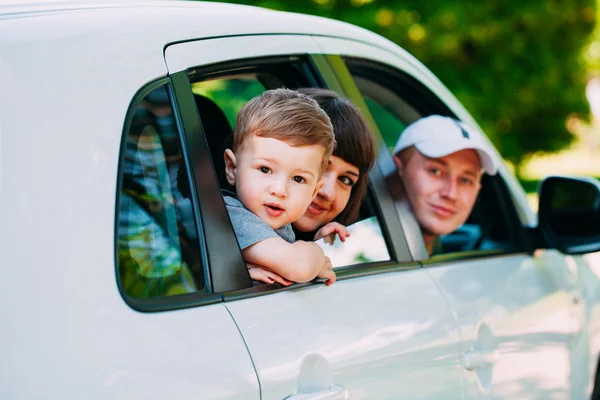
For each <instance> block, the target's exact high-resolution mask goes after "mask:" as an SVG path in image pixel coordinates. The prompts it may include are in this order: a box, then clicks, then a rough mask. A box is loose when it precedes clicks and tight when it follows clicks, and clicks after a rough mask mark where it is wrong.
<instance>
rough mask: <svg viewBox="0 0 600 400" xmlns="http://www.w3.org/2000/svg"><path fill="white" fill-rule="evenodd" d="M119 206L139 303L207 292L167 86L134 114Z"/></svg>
mask: <svg viewBox="0 0 600 400" xmlns="http://www.w3.org/2000/svg"><path fill="white" fill-rule="evenodd" d="M122 151H123V152H124V156H123V165H122V168H121V173H122V188H121V196H120V202H119V227H118V262H119V263H118V266H119V278H120V280H121V287H122V289H123V291H124V292H125V293H126V294H128V295H129V296H132V297H135V298H147V297H154V296H172V295H177V294H182V293H189V292H194V291H197V290H201V289H202V288H203V287H204V279H203V274H202V265H201V262H200V252H199V246H198V235H197V231H196V224H195V221H194V216H193V212H192V205H191V201H190V200H189V199H188V198H186V197H184V196H183V195H182V194H181V192H180V190H179V189H178V187H179V186H180V185H182V183H183V184H184V186H185V187H189V184H188V183H187V182H180V181H181V180H182V179H181V177H182V176H183V177H184V179H187V176H188V174H187V173H184V172H185V168H186V167H185V163H184V162H183V154H182V150H181V142H180V136H179V132H178V129H177V124H176V122H175V118H174V116H173V109H172V107H171V100H170V96H169V92H168V90H167V87H166V86H161V87H159V88H156V89H154V90H153V91H151V92H150V93H148V94H147V95H146V96H145V97H144V98H143V100H142V101H141V102H140V103H139V104H138V105H137V107H136V108H135V110H134V114H133V119H132V121H131V125H130V128H129V130H128V132H127V136H126V138H125V148H124V149H123V150H122ZM178 177H179V179H178Z"/></svg>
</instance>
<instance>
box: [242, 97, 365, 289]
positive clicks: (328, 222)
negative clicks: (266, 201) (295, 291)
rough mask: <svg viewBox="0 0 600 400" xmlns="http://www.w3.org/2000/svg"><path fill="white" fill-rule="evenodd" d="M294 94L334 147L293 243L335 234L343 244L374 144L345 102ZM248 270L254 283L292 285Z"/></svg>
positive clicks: (268, 273) (356, 209)
mask: <svg viewBox="0 0 600 400" xmlns="http://www.w3.org/2000/svg"><path fill="white" fill-rule="evenodd" d="M298 91H299V92H301V93H304V94H306V95H307V96H310V97H312V98H313V99H315V100H316V101H317V103H319V106H321V108H322V109H323V110H324V111H325V112H326V113H327V115H328V116H329V119H330V120H331V124H332V125H333V132H334V134H335V140H336V142H337V145H336V148H335V150H334V151H333V155H332V156H331V158H330V161H329V165H328V166H327V169H326V170H325V173H324V174H323V178H325V184H324V185H323V187H322V188H321V190H320V191H319V193H318V194H317V197H315V199H314V200H313V202H312V203H311V204H310V206H309V207H308V209H307V210H306V212H305V213H304V215H303V216H302V218H300V219H299V220H298V221H296V222H294V223H293V224H292V226H293V228H294V232H295V233H296V239H297V240H306V241H312V240H317V239H320V238H322V237H324V236H327V235H335V234H337V235H339V236H340V239H341V240H342V241H344V240H345V239H346V237H347V236H349V233H348V231H347V230H346V226H347V225H350V224H352V223H354V222H355V221H356V218H357V217H358V212H359V209H360V205H361V203H362V200H363V198H364V196H365V194H366V192H367V184H368V180H369V171H370V169H371V167H372V166H373V162H374V160H375V143H374V142H373V139H372V136H371V130H370V129H369V126H368V125H367V122H366V121H365V119H364V118H363V116H362V115H361V113H360V111H359V110H358V108H356V106H354V105H353V104H352V103H351V102H350V101H349V100H347V99H344V98H342V97H340V96H339V95H338V94H337V93H335V92H332V91H330V90H326V89H317V88H307V89H299V90H298ZM332 239H333V238H332ZM249 269H250V276H251V277H252V279H254V280H259V281H261V282H265V283H273V282H278V283H281V284H283V285H285V286H287V285H290V284H292V283H293V282H290V281H288V280H286V279H285V278H283V277H281V276H279V275H277V274H275V273H273V272H271V271H268V270H264V269H262V268H258V267H250V268H249Z"/></svg>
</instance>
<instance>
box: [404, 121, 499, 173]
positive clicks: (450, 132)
mask: <svg viewBox="0 0 600 400" xmlns="http://www.w3.org/2000/svg"><path fill="white" fill-rule="evenodd" d="M410 146H415V147H416V148H417V150H419V153H421V154H423V155H424V156H426V157H430V158H440V157H444V156H447V155H448V154H452V153H456V152H457V151H460V150H465V149H473V150H475V151H477V154H479V160H480V161H481V166H482V167H483V170H484V171H485V172H486V173H487V174H489V175H495V174H496V172H497V171H498V166H497V164H496V161H495V159H494V154H493V152H492V150H491V149H490V146H489V145H488V144H487V143H486V142H485V141H484V139H483V137H482V135H481V133H479V132H478V131H477V130H475V129H471V128H469V127H468V126H467V125H466V124H465V123H464V122H460V121H457V120H455V119H453V118H450V117H443V116H441V115H430V116H429V117H425V118H421V119H419V120H417V121H415V122H413V123H412V124H410V125H409V126H407V127H406V128H405V129H404V131H403V132H402V134H401V135H400V138H399V139H398V142H396V146H395V147H394V152H393V154H394V155H396V154H398V152H399V151H401V150H404V149H406V148H408V147H410Z"/></svg>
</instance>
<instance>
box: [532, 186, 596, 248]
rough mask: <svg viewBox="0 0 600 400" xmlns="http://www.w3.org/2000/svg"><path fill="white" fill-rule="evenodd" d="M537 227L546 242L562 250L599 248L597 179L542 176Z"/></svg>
mask: <svg viewBox="0 0 600 400" xmlns="http://www.w3.org/2000/svg"><path fill="white" fill-rule="evenodd" d="M538 227H539V230H540V232H541V233H542V235H543V237H544V238H545V239H546V242H547V243H548V244H549V246H550V247H553V248H556V249H557V250H559V251H561V252H563V253H566V254H580V253H588V252H595V251H600V182H599V181H598V180H596V179H593V178H587V177H582V178H569V177H562V176H551V177H548V178H545V179H544V180H543V181H542V183H541V184H540V188H539V214H538Z"/></svg>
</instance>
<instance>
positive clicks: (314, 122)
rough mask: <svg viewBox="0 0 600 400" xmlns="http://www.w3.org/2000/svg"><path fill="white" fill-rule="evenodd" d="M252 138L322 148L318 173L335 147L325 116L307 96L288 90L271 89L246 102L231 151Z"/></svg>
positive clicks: (328, 122) (317, 105)
mask: <svg viewBox="0 0 600 400" xmlns="http://www.w3.org/2000/svg"><path fill="white" fill-rule="evenodd" d="M252 136H260V137H265V138H273V139H277V140H281V141H282V142H285V143H286V144H288V145H290V146H293V147H302V146H321V147H323V152H324V155H323V162H322V163H321V170H320V172H321V174H322V173H323V172H324V171H325V169H326V168H327V164H328V162H329V157H331V153H332V152H333V149H334V147H335V137H334V135H333V127H332V126H331V121H330V120H329V117H328V116H327V114H326V113H325V111H323V110H322V109H321V107H319V104H318V103H317V102H316V101H315V100H313V99H311V98H310V97H308V96H306V95H304V94H301V93H299V92H297V91H295V90H290V89H274V90H268V91H266V92H264V93H263V94H262V95H260V96H258V97H255V98H253V99H252V100H250V101H249V102H247V103H246V104H245V105H244V107H242V109H241V110H240V112H239V113H238V116H237V122H236V124H235V130H234V131H233V152H234V153H237V151H238V150H239V149H241V148H242V146H243V144H244V142H245V141H246V139H248V138H250V137H252Z"/></svg>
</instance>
